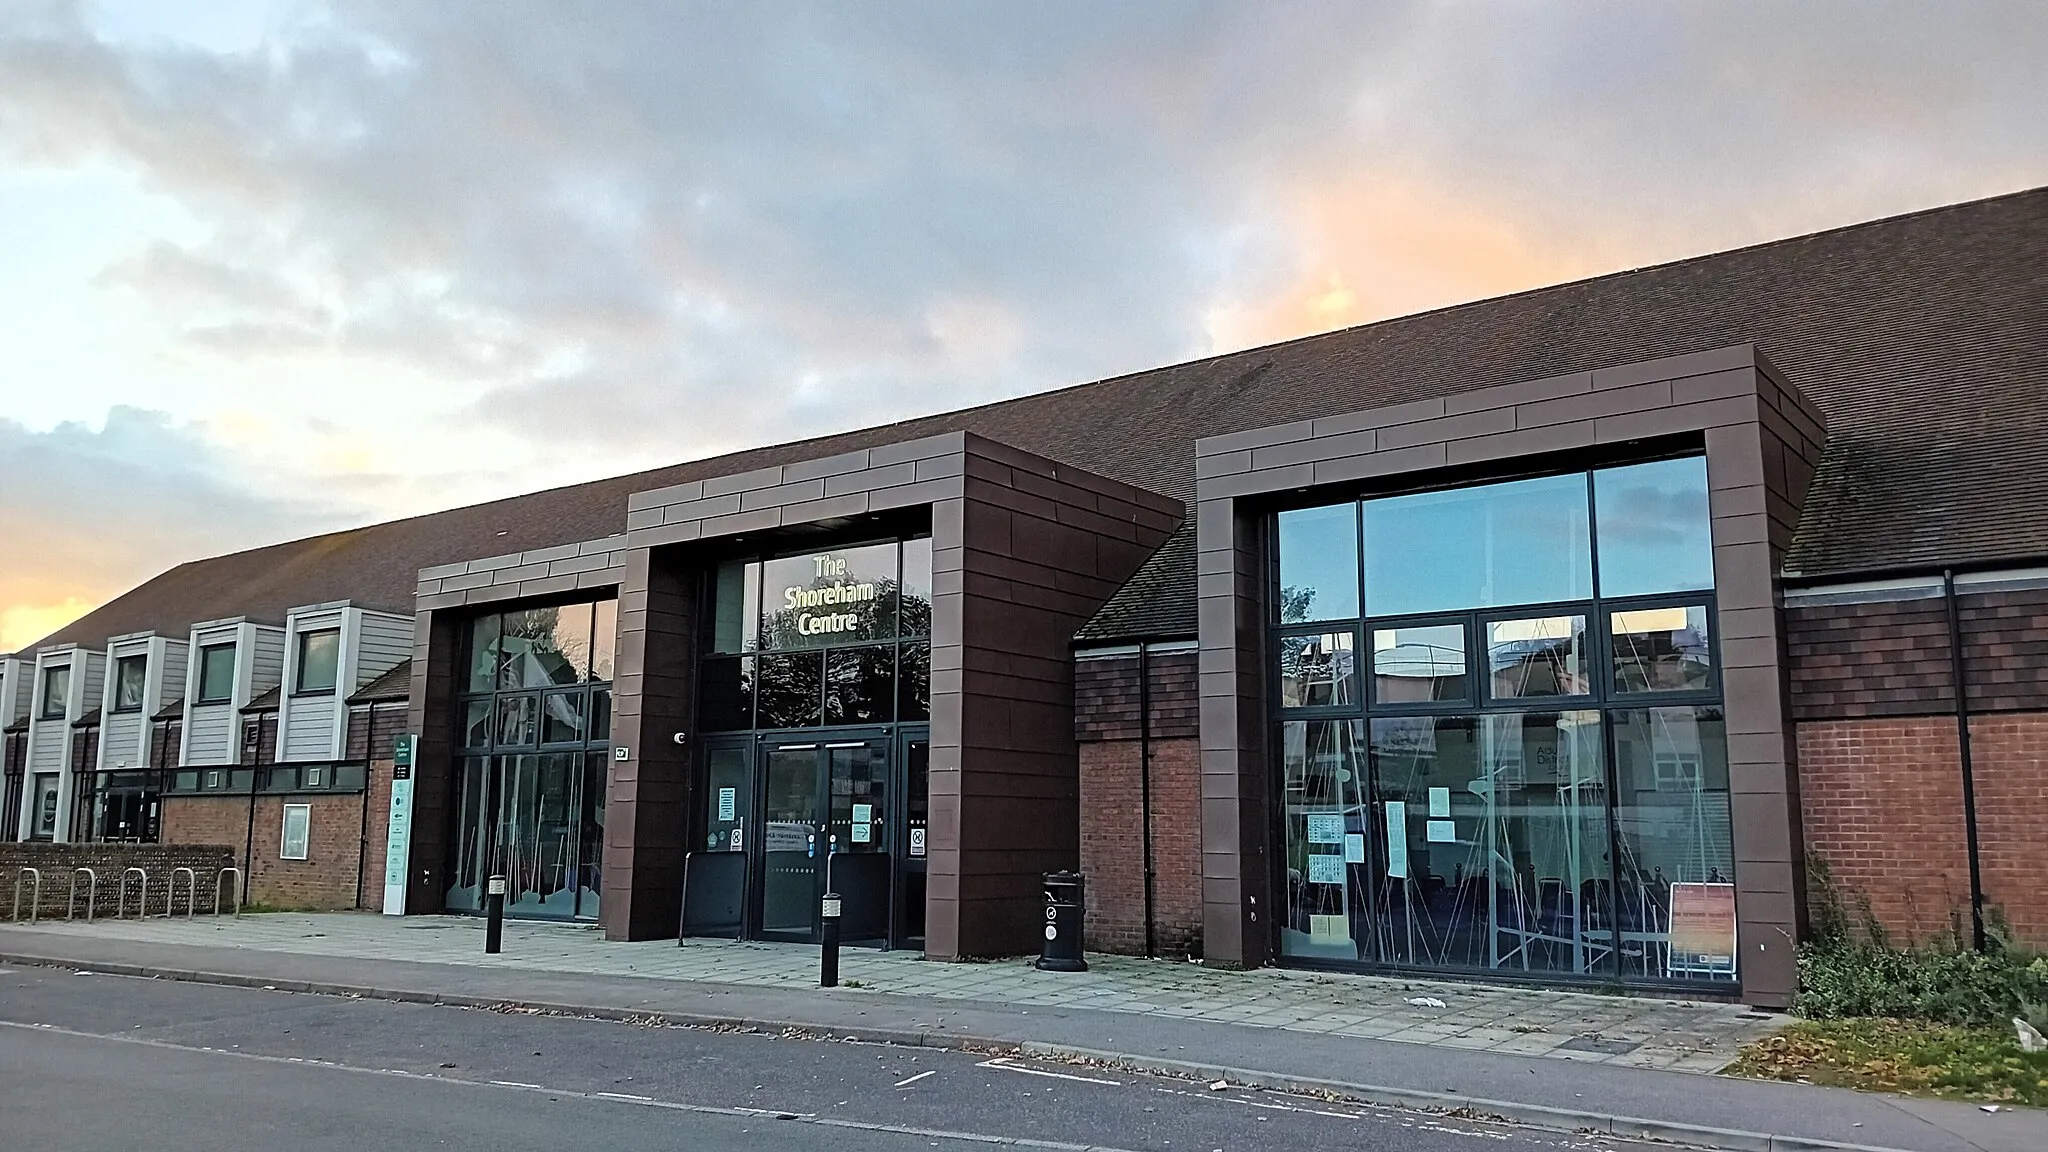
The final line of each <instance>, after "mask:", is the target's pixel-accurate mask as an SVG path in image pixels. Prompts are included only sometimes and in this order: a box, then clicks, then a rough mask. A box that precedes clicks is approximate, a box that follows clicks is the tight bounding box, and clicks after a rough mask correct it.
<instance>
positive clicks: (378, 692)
mask: <svg viewBox="0 0 2048 1152" xmlns="http://www.w3.org/2000/svg"><path fill="white" fill-rule="evenodd" d="M411 694H412V660H411V659H410V658H407V659H404V660H400V661H399V662H398V663H396V664H394V665H392V666H391V668H390V669H389V670H388V671H386V672H385V673H384V674H383V675H382V676H379V677H377V678H376V679H375V680H372V681H370V682H369V683H368V684H365V685H363V686H362V689H361V690H360V691H358V692H357V693H356V694H355V695H353V696H351V697H349V698H348V702H349V703H351V704H368V703H370V702H371V701H376V702H378V703H383V702H384V701H386V700H403V699H405V698H406V697H407V696H410V695H411Z"/></svg>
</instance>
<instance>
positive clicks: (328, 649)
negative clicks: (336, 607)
mask: <svg viewBox="0 0 2048 1152" xmlns="http://www.w3.org/2000/svg"><path fill="white" fill-rule="evenodd" d="M340 662H341V630H340V629H338V628H327V629H323V630H321V631H319V632H301V633H299V673H298V683H297V686H296V687H295V688H294V689H293V691H295V692H301V693H304V692H332V691H334V681H335V677H336V674H337V671H338V669H339V668H340Z"/></svg>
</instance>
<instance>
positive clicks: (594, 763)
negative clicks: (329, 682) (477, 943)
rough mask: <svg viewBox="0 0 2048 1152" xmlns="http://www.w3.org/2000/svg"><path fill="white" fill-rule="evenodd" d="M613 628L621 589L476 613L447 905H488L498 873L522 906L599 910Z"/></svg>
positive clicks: (460, 729) (582, 915)
mask: <svg viewBox="0 0 2048 1152" xmlns="http://www.w3.org/2000/svg"><path fill="white" fill-rule="evenodd" d="M617 633H618V601H616V600H598V601H583V602H581V603H576V604H559V605H554V606H551V607H545V608H520V609H514V610H512V611H509V612H499V613H492V614H490V615H486V616H479V617H477V618H476V619H474V620H472V621H470V622H469V625H468V628H467V635H466V638H465V642H464V656H463V660H462V663H461V665H460V667H461V668H462V669H464V672H463V677H464V679H463V682H462V688H463V695H462V696H461V697H460V698H459V699H458V700H457V701H456V706H455V715H456V725H457V732H456V739H457V741H458V742H459V743H460V745H461V747H462V750H463V752H464V756H463V759H462V764H461V768H460V771H459V773H458V775H457V777H456V804H455V826H454V838H453V841H452V843H451V845H450V852H451V854H452V859H451V861H450V871H449V875H450V882H449V888H448V894H447V903H448V907H450V908H454V909H466V910H470V911H475V910H479V909H481V908H482V906H483V905H482V900H483V895H484V892H483V882H484V880H485V879H486V878H487V877H489V876H491V875H492V874H494V873H495V874H500V875H504V876H505V877H507V880H508V884H509V886H510V888H509V891H508V893H507V900H506V905H505V906H506V910H507V911H508V912H510V913H511V914H513V915H515V916H527V917H536V918H566V917H576V918H579V919H586V920H587V919H591V918H594V917H595V916H596V915H597V913H598V891H599V889H600V887H601V883H600V873H601V869H602V863H603V848H604V789H605V779H606V773H607V772H608V770H609V764H610V756H609V754H608V751H607V748H608V745H609V744H610V742H611V684H610V681H611V679H612V674H613V661H614V655H615V653H616V636H617Z"/></svg>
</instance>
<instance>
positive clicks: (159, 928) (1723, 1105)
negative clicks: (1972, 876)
mask: <svg viewBox="0 0 2048 1152" xmlns="http://www.w3.org/2000/svg"><path fill="white" fill-rule="evenodd" d="M357 919H358V918H355V917H341V918H338V920H339V921H341V923H338V924H331V925H330V926H335V927H348V926H349V925H351V924H353V923H354V922H356V921H357ZM246 920H247V922H246V923H245V924H244V925H242V926H239V927H231V926H228V925H222V926H221V928H220V929H219V930H218V931H216V932H214V933H213V934H212V936H211V942H210V943H206V944H200V943H184V942H165V941H164V940H162V939H136V938H134V937H171V936H183V937H185V938H187V939H202V938H206V935H205V933H202V932H201V931H200V929H208V928H210V927H211V926H210V925H208V924H207V922H205V921H200V922H199V923H198V925H186V924H165V923H163V922H152V923H146V924H140V925H138V924H134V923H124V924H105V925H96V926H94V927H92V928H90V929H87V928H86V927H85V926H83V925H80V926H77V927H72V928H65V927H61V926H60V927H56V928H54V929H52V928H50V927H47V926H45V927H42V928H33V929H32V928H26V927H0V963H8V962H14V963H24V962H25V963H50V964H59V965H65V966H72V967H80V968H88V969H94V970H98V971H106V972H114V973H125V974H133V975H163V976H170V977H172V978H178V979H191V980H204V981H211V982H217V983H233V984H246V985H255V986H260V987H276V988H279V989H282V990H286V991H310V992H327V993H339V994H349V993H355V994H360V995H370V996H379V997H385V998H390V999H397V1000H413V1001H423V1002H429V1003H446V1004H454V1005H459V1006H472V1007H505V1006H508V1005H526V1006H529V1007H539V1008H543V1009H554V1010H561V1011H572V1012H579V1013H584V1014H589V1015H597V1016H606V1017H611V1018H615V1019H630V1020H649V1019H665V1020H667V1021H669V1022H672V1023H683V1024H698V1025H714V1026H740V1027H753V1028H762V1029H768V1030H782V1029H786V1028H798V1029H803V1030H805V1031H808V1032H812V1033H823V1034H826V1035H830V1036H836V1037H843V1038H861V1039H869V1040H876V1041H885V1042H890V1043H902V1044H920V1045H927V1046H947V1047H956V1046H960V1045H963V1044H970V1045H980V1046H990V1047H1006V1048H1011V1049H1016V1050H1021V1051H1023V1052H1025V1053H1027V1054H1037V1055H1043V1056H1048V1057H1052V1058H1076V1057H1080V1056H1084V1055H1095V1056H1099V1057H1102V1058H1106V1059H1109V1060H1111V1061H1114V1062H1117V1063H1121V1064H1123V1065H1125V1066H1128V1067H1132V1068H1135V1069H1138V1070H1144V1071H1155V1072H1180V1073H1184V1074H1190V1075H1196V1076H1200V1077H1202V1078H1203V1079H1218V1078H1221V1079H1227V1080H1229V1081H1231V1082H1232V1083H1235V1084H1238V1085H1242V1086H1252V1087H1265V1088H1275V1089H1283V1090H1291V1091H1309V1092H1316V1091H1328V1092H1334V1093H1336V1094H1338V1095H1340V1096H1346V1097H1350V1098H1354V1099H1360V1100H1365V1101H1369V1102H1373V1103H1379V1104H1386V1105H1393V1106H1397V1107H1411V1108H1414V1107H1420V1108H1440V1109H1460V1110H1463V1111H1465V1112H1469V1113H1472V1114H1478V1115H1493V1116H1498V1117H1502V1118H1505V1119H1508V1120H1510V1121H1514V1122H1519V1123H1527V1124H1536V1125H1542V1126H1546V1127H1551V1128H1562V1129H1567V1130H1582V1131H1592V1132H1609V1133H1614V1134H1617V1135H1629V1136H1643V1135H1650V1136H1657V1137H1661V1138H1664V1139H1670V1140H1676V1141H1679V1142H1682V1143H1687V1144H1694V1145H1702V1146H1706V1147H1714V1148H1727V1149H1735V1150H1741V1152H1801V1150H1813V1149H1820V1148H1849V1147H1853V1148H1865V1149H1867V1148H1878V1149H1887V1150H1894V1149H1903V1150H1909V1152H2041V1149H2043V1148H2048V1113H2043V1112H2038V1111H2032V1110H2025V1109H2022V1110H2010V1109H2008V1110H2004V1111H2001V1112H1998V1113H1996V1114H1986V1113H1983V1112H1980V1111H1979V1110H1978V1109H1977V1108H1975V1107H1974V1106H1972V1105H1968V1104H1958V1103H1954V1102H1949V1101H1933V1100H1913V1099H1904V1098H1896V1097H1887V1096H1878V1095H1871V1094H1864V1093H1858V1092H1850V1091H1846V1090H1840V1089H1829V1088H1814V1087H1804V1086H1800V1085H1793V1084H1779V1083H1766V1082H1759V1081H1750V1080H1737V1079H1733V1078H1729V1077H1721V1076H1702V1075H1697V1074H1690V1073H1682V1072H1673V1071H1667V1070H1662V1069H1655V1068H1644V1067H1630V1066H1627V1065H1624V1064H1619V1063H1616V1062H1613V1061H1607V1062H1587V1061H1577V1060H1560V1059H1551V1058H1546V1057H1541V1056H1526V1055H1516V1054H1513V1053H1507V1052H1498V1051H1480V1050H1474V1049H1471V1048H1454V1047H1448V1046H1445V1045H1443V1044H1440V1043H1426V1044H1417V1043H1405V1044H1392V1043H1385V1042H1383V1041H1381V1040H1376V1039H1371V1038H1364V1037H1355V1036H1346V1035H1342V1034H1339V1033H1335V1032H1331V1031H1320V1032H1318V1031H1302V1030H1298V1029H1294V1028H1288V1027H1284V1026H1266V1027H1259V1026H1246V1025H1245V1023H1244V1022H1234V1023H1233V1022H1220V1021H1216V1020H1209V1019H1201V1018H1189V1017H1186V1016H1174V1015H1168V1014H1165V1013H1155V1012H1139V1011H1130V1010H1123V1011H1102V1010H1098V1009H1096V1008H1094V1007H1093V1006H1092V1005H1091V1004H1090V1002H1091V1000H1092V999H1093V998H1091V997H1074V996H1066V997H1061V996H1059V995H1057V994H1049V993H1046V992H1045V991H1044V987H1045V986H1040V987H1039V988H1037V989H1036V990H1034V991H1033V993H1032V996H1031V998H1030V1002H1028V1003H1017V1002H1011V1003H997V1002H989V1001H985V1000H976V999H971V998H968V997H967V996H965V995H962V994H960V993H958V992H956V993H955V994H954V995H951V996H940V995H907V994H895V995H884V994H877V993H876V992H875V991H872V990H870V989H868V988H859V989H835V990H820V989H817V988H815V987H810V986H809V981H808V979H807V978H806V979H804V980H802V981H799V980H798V979H797V978H795V977H794V976H793V975H791V968H790V966H791V965H792V964H794V963H795V961H796V960H801V959H803V957H802V956H801V955H800V953H799V952H791V951H790V950H785V949H742V948H737V947H735V946H731V945H707V946H706V947H707V948H726V949H730V950H731V951H730V953H729V954H730V955H743V954H745V953H748V952H753V953H759V954H761V958H760V963H761V964H763V966H764V967H763V968H762V969H761V972H762V974H763V977H764V979H763V981H762V982H761V983H756V984H731V983H711V982H707V981H699V980H689V979H682V978H676V977H673V976H669V977H654V978H649V977H648V976H647V975H645V974H628V975H604V974H595V973H590V972H575V971H566V970H563V969H562V968H561V967H560V965H562V964H563V963H564V959H563V958H564V957H565V956H566V957H568V958H570V959H580V958H581V957H582V955H583V954H581V953H578V952H576V951H575V949H577V948H578V947H584V948H592V946H591V945H589V944H588V943H587V942H586V941H587V936H579V935H578V934H577V933H576V932H575V931H574V930H560V929H548V928H538V927H532V926H525V925H520V926H516V927H514V928H513V932H512V933H508V936H507V942H506V947H507V948H508V949H509V950H510V951H508V952H507V954H506V955H507V956H508V957H510V958H511V961H510V962H507V963H502V964H493V965H491V966H488V967H487V966H484V965H482V964H479V963H476V961H478V960H480V959H482V956H481V951H482V941H481V928H480V927H478V926H476V925H474V924H473V923H471V922H456V923H454V924H448V925H440V924H436V923H433V922H428V921H414V922H411V923H413V924H418V925H420V926H419V927H411V926H404V927H399V926H392V925H385V926H383V927H384V928H389V929H391V930H392V931H396V932H410V933H415V934H417V935H415V936H411V937H400V938H399V939H400V940H401V941H413V942H417V943H418V945H419V946H418V948H416V949H415V950H414V952H415V954H417V953H419V952H432V951H433V950H434V949H435V948H437V947H439V948H444V949H447V952H446V955H447V956H448V957H449V958H450V959H454V958H457V957H460V958H461V961H462V962H456V963H447V962H422V961H421V960H418V959H391V958H373V957H363V956H355V955H349V954H346V953H345V951H344V949H343V948H342V947H340V946H338V945H337V943H336V942H335V938H334V936H333V935H332V934H331V933H328V934H319V933H321V927H320V925H321V923H322V922H326V921H328V918H307V917H269V916H266V917H249V918H246ZM293 923H296V924H297V926H298V927H297V928H296V929H290V927H289V926H290V925H292V924H293ZM288 930H289V931H291V932H295V935H292V936H291V938H292V939H293V940H295V941H297V942H298V943H297V944H296V947H298V948H301V949H309V950H305V951H292V950H286V949H284V948H283V947H277V948H271V947H258V946H253V945H252V944H251V943H249V941H251V940H254V939H257V938H260V937H261V936H263V935H264V934H266V933H273V932H275V933H277V934H278V935H280V936H283V935H285V934H287V931H288ZM378 930H380V929H377V928H375V927H373V926H370V925H365V926H364V927H363V929H362V930H361V931H360V932H355V933H349V934H348V935H349V936H351V937H352V938H353V939H354V940H355V942H356V944H357V945H358V946H359V947H358V949H357V950H367V945H368V942H369V940H370V938H371V936H372V935H373V934H374V933H375V932H376V931H378ZM237 939H239V940H241V941H243V943H240V944H235V943H232V942H231V941H233V940H237ZM435 940H440V941H442V942H443V943H442V944H440V945H435V944H433V943H432V942H433V941H435ZM451 945H452V946H451ZM548 947H555V948H560V949H563V951H562V952H559V953H554V954H552V955H550V954H548V953H546V952H545V951H544V949H546V948H548ZM661 947H663V946H661V945H625V946H616V945H601V943H600V944H599V945H598V946H596V947H594V948H592V951H593V952H596V953H601V954H606V955H612V956H614V957H632V959H631V962H632V963H636V964H637V963H643V961H641V960H640V959H639V956H640V955H642V954H644V955H646V957H647V959H646V960H645V961H644V963H645V964H646V965H648V966H650V967H651V968H656V969H659V968H662V967H664V966H665V965H666V964H667V963H669V961H665V960H663V959H662V958H661V957H660V956H658V955H655V950H656V949H657V948H661ZM666 948H667V950H669V951H671V952H674V951H682V952H690V951H693V950H694V949H676V948H675V946H674V945H673V944H669V945H667V946H666ZM310 949H319V951H312V950H310ZM808 951H810V953H811V958H815V955H816V953H815V950H814V949H812V950H808ZM783 953H787V955H783ZM792 957H794V959H792ZM849 959H850V960H851V961H852V962H853V963H854V964H855V965H857V966H858V968H859V973H860V975H858V976H856V977H855V978H860V979H865V977H866V976H867V975H870V974H876V973H881V974H883V975H887V974H889V973H892V972H893V973H898V974H900V975H901V976H902V978H903V979H906V980H907V979H913V978H916V977H915V976H913V973H918V971H919V970H921V969H924V968H935V969H941V970H943V971H942V972H941V973H940V975H951V974H952V972H953V971H954V970H956V969H958V968H961V967H977V968H980V969H981V970H982V971H984V972H994V973H998V974H1000V970H1001V969H1002V967H1004V966H1000V965H988V966H958V965H936V964H934V965H926V964H923V963H922V962H920V961H917V960H915V959H913V958H909V957H898V956H886V955H879V954H868V955H861V956H851V957H849ZM623 962H624V961H622V963H623ZM548 964H553V965H556V967H552V968H550V967H546V966H545V965H548ZM1106 967H1108V968H1112V969H1113V968H1117V967H1118V963H1112V964H1110V965H1107V966H1106ZM1137 967H1139V968H1143V967H1144V966H1143V965H1138V966H1137ZM852 972H853V969H852V968H849V974H851V973H852ZM1038 975H1040V976H1042V977H1043V978H1044V979H1047V980H1051V979H1053V978H1054V977H1053V975H1052V974H1049V973H1048V974H1038ZM1089 975H1090V976H1092V977H1095V978H1096V979H1097V980H1099V981H1102V982H1105V983H1110V984H1112V985H1113V984H1114V979H1113V977H1112V974H1111V973H1109V972H1102V973H1091V974H1089ZM1206 978H1211V979H1218V980H1237V979H1248V980H1255V981H1260V982H1262V983H1261V985H1260V986H1264V985H1263V982H1264V981H1265V980H1266V977H1264V976H1261V975H1260V974H1257V973H1252V974H1231V973H1207V974H1206ZM1027 979H1028V977H1027ZM1063 979H1069V980H1071V979H1072V978H1071V977H1068V978H1063ZM1292 979H1293V978H1292V977H1287V976H1278V977H1275V980H1292ZM770 980H774V981H780V982H770ZM1339 983H1340V984H1342V983H1343V982H1341V981H1340V982H1339ZM1065 986H1066V987H1070V988H1077V989H1078V988H1081V987H1084V986H1085V985H1084V984H1083V983H1081V982H1075V983H1071V984H1068V985H1065ZM1307 986H1308V987H1311V988H1315V987H1319V986H1318V985H1315V984H1309V985H1307ZM1474 994H1477V993H1476V991H1475V993H1474ZM1077 1005H1090V1006H1077Z"/></svg>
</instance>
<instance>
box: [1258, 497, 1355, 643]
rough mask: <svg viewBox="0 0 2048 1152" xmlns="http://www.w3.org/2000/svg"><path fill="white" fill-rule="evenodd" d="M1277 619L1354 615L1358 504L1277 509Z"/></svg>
mask: <svg viewBox="0 0 2048 1152" xmlns="http://www.w3.org/2000/svg"><path fill="white" fill-rule="evenodd" d="M1276 535H1277V537H1278V540H1279V548H1278V551H1279V553H1280V622H1281V623H1283V624H1294V623H1303V622H1306V621H1309V620H1346V619H1349V618H1351V617H1353V616H1356V615H1358V510H1357V509H1356V508H1355V507H1354V506H1353V505H1350V504H1339V505H1334V506H1331V507H1328V508H1303V509H1300V510H1299V511H1294V512H1282V513H1281V514H1280V520H1279V528H1278V531H1277V533H1276Z"/></svg>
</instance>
